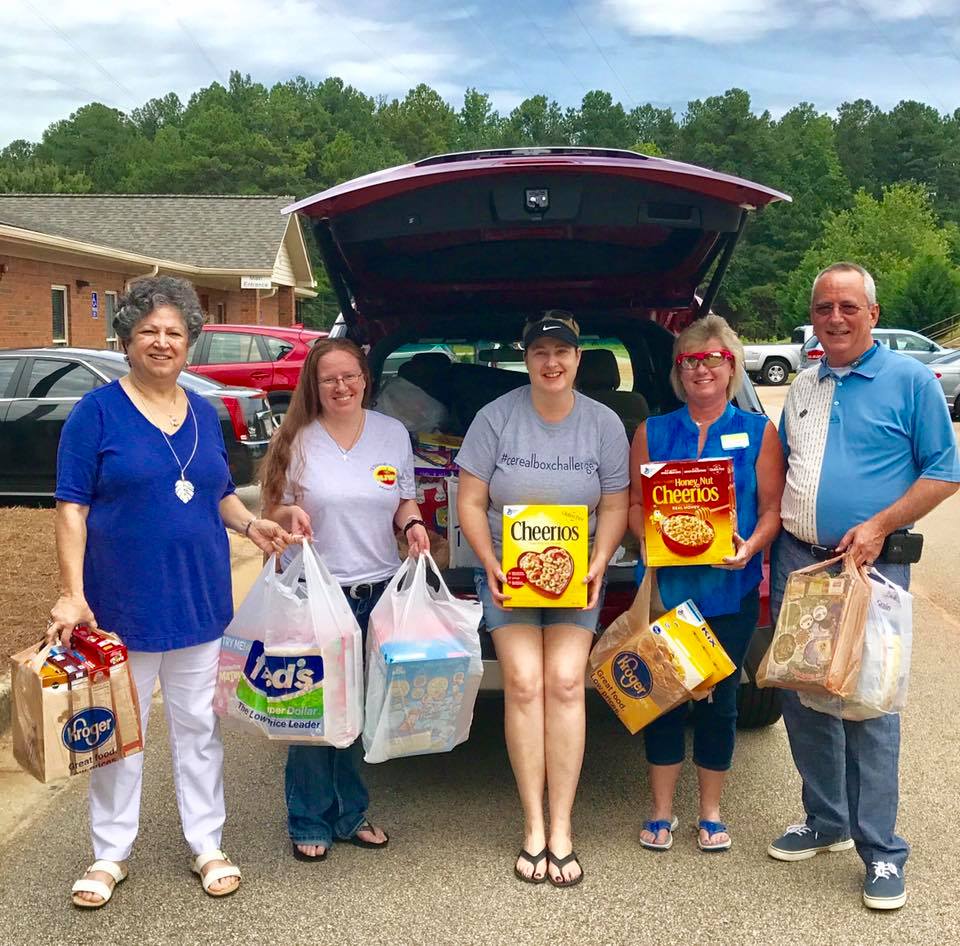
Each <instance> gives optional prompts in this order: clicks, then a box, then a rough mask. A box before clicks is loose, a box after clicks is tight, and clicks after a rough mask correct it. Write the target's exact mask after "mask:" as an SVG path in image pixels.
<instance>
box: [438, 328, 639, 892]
mask: <svg viewBox="0 0 960 946" xmlns="http://www.w3.org/2000/svg"><path fill="white" fill-rule="evenodd" d="M523 343H524V349H525V354H524V359H525V361H526V365H527V370H528V372H529V374H530V384H529V386H526V387H522V388H520V389H518V390H516V391H511V392H510V393H509V394H505V395H504V396H503V397H501V398H498V399H497V400H495V401H493V402H492V403H491V404H488V405H487V406H486V407H484V408H483V409H482V410H481V411H480V412H479V413H478V414H477V416H476V418H475V420H474V421H473V423H472V424H471V425H470V429H469V430H468V431H467V435H466V437H465V438H464V442H463V447H462V448H461V450H460V452H459V453H458V455H457V464H458V465H459V467H460V482H459V499H458V504H457V511H458V514H459V517H460V525H461V528H462V529H463V533H464V535H465V536H466V538H467V541H468V542H469V543H470V545H471V546H472V547H473V550H474V552H476V554H477V557H478V558H479V559H480V561H481V562H482V563H483V568H479V569H477V570H476V576H475V580H476V585H477V595H478V597H479V598H480V601H481V602H482V604H483V616H484V621H485V623H486V628H487V630H488V631H489V632H490V633H491V634H492V635H493V643H494V647H495V648H496V651H497V659H498V660H499V662H500V667H501V670H502V671H503V683H504V702H505V708H506V723H505V731H506V740H507V749H508V751H509V755H510V763H511V765H512V766H513V773H514V776H515V778H516V780H517V789H518V791H519V793H520V803H521V805H522V806H523V816H524V843H523V847H522V848H521V850H520V853H519V855H518V856H517V862H516V865H515V866H514V872H515V874H516V875H517V877H518V878H519V879H520V880H522V881H525V882H527V883H543V881H544V880H546V879H547V878H548V877H549V879H550V881H551V882H552V883H553V884H554V885H555V886H558V887H570V886H573V885H574V884H578V883H580V881H581V880H582V879H583V870H582V869H581V867H580V863H579V861H578V860H577V856H576V854H575V853H574V851H573V831H572V812H573V800H574V797H575V795H576V791H577V783H578V781H579V779H580V766H581V763H582V760H583V746H584V739H585V733H586V719H585V709H584V677H585V673H586V666H587V657H588V656H589V653H590V648H591V646H592V644H593V637H594V633H595V632H596V627H597V617H598V615H599V612H600V605H601V602H602V597H603V578H604V573H605V571H606V567H607V562H608V561H609V560H610V558H611V557H612V555H613V553H614V551H615V550H616V548H617V546H618V545H619V543H620V539H621V538H622V537H623V534H624V531H625V530H626V526H627V506H628V503H627V496H628V494H627V487H628V486H629V482H630V476H629V464H628V456H629V445H628V443H627V435H626V433H625V431H624V429H623V424H622V423H621V421H620V419H619V418H618V417H617V415H616V414H615V413H614V412H613V411H612V410H610V408H608V407H605V406H604V405H603V404H599V403H598V402H596V401H593V400H591V399H590V398H588V397H585V396H584V395H582V394H579V393H578V392H576V391H574V389H573V387H574V381H575V380H576V376H577V368H578V366H579V364H580V347H579V346H580V335H579V328H578V326H577V323H576V322H575V321H573V319H572V318H562V317H554V316H553V315H551V316H548V317H546V318H543V319H541V320H540V321H538V322H533V323H531V324H530V325H528V326H527V328H526V330H525V332H524V337H523ZM512 503H527V504H558V505H585V506H586V507H587V508H588V510H589V513H590V530H589V531H590V562H589V566H588V570H587V576H586V578H585V579H584V580H585V581H586V582H587V584H588V594H587V606H586V608H584V609H582V610H581V609H576V608H510V607H509V601H508V596H507V595H506V594H504V591H503V583H504V582H505V581H506V577H505V575H504V573H503V569H502V568H501V565H500V561H501V556H502V548H501V529H502V510H503V506H504V505H505V504H512ZM507 590H509V589H507ZM548 720H549V725H547V721H548ZM545 786H546V788H547V791H548V793H549V794H548V799H549V807H550V825H549V831H548V830H547V826H546V824H545V821H544V815H543V792H544V787H545Z"/></svg>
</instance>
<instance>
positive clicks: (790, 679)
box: [757, 555, 870, 697]
mask: <svg viewBox="0 0 960 946" xmlns="http://www.w3.org/2000/svg"><path fill="white" fill-rule="evenodd" d="M838 565H839V566H840V567H839V569H838V568H837V566H838ZM869 602H870V586H869V582H868V581H867V576H866V572H865V571H864V570H863V569H862V568H859V567H858V566H857V565H856V564H854V561H853V559H852V558H851V557H850V556H849V555H843V556H837V557H836V558H832V559H828V560H827V561H825V562H816V563H815V564H813V565H809V566H808V567H806V568H800V569H797V571H795V572H791V573H790V575H789V577H788V578H787V584H786V588H785V589H784V593H783V604H782V605H781V607H780V615H779V617H778V618H777V627H776V630H775V631H774V634H773V640H772V641H771V642H770V647H769V648H768V649H767V652H766V654H765V655H764V657H763V660H762V661H761V662H760V666H759V668H758V669H757V685H758V686H761V687H768V686H775V687H783V688H784V689H787V690H797V691H800V692H803V691H806V692H808V693H817V694H824V693H828V692H829V693H833V694H836V695H837V696H844V697H846V696H849V695H850V694H851V693H852V692H853V690H854V688H855V687H856V683H857V677H858V675H859V673H860V657H861V654H862V653H863V635H864V629H865V625H866V620H867V607H868V605H869Z"/></svg>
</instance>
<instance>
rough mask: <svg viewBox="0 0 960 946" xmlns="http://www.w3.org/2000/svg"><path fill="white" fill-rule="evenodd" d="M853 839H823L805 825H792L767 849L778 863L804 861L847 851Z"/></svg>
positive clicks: (851, 845)
mask: <svg viewBox="0 0 960 946" xmlns="http://www.w3.org/2000/svg"><path fill="white" fill-rule="evenodd" d="M852 847H853V838H841V839H840V840H837V839H836V838H825V837H823V836H822V835H821V834H820V833H819V832H818V831H814V830H813V829H812V828H809V827H807V825H805V824H792V825H790V827H788V828H787V830H786V831H784V832H783V834H782V835H780V837H779V838H777V840H776V841H774V842H773V843H772V844H771V845H770V847H768V848H767V853H768V854H769V855H770V856H771V857H775V858H776V859H777V860H778V861H805V860H806V859H807V858H808V857H816V856H817V855H818V854H822V853H823V852H824V851H849V850H850V848H852Z"/></svg>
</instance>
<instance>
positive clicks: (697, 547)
mask: <svg viewBox="0 0 960 946" xmlns="http://www.w3.org/2000/svg"><path fill="white" fill-rule="evenodd" d="M640 486H641V490H642V493H643V514H644V546H645V560H646V563H647V565H649V566H651V567H658V566H661V565H719V564H720V563H721V562H722V561H723V559H724V557H726V556H728V555H733V533H734V530H735V529H736V522H737V510H736V504H737V494H736V490H735V488H734V484H733V460H731V459H729V458H727V457H721V458H718V459H700V460H668V461H666V462H659V463H644V464H643V465H642V466H641V467H640Z"/></svg>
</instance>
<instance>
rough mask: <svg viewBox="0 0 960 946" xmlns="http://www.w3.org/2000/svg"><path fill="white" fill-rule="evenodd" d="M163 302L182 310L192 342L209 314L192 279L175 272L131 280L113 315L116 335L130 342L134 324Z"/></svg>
mask: <svg viewBox="0 0 960 946" xmlns="http://www.w3.org/2000/svg"><path fill="white" fill-rule="evenodd" d="M164 305H169V306H172V307H173V308H174V309H176V310H177V311H178V312H179V313H180V316H181V317H182V318H183V324H184V325H185V326H186V329H187V335H188V336H189V338H190V344H191V345H192V344H193V343H194V342H195V341H196V340H197V339H198V338H199V337H200V330H201V329H202V328H203V323H204V322H205V321H206V317H205V316H204V314H203V310H202V309H201V308H200V300H199V299H198V298H197V293H196V290H195V289H194V288H193V285H192V284H191V283H190V282H189V280H186V279H177V278H176V277H175V276H144V277H142V278H141V279H138V280H136V281H135V282H132V283H130V288H129V289H128V290H127V291H126V292H125V293H124V294H123V295H122V296H121V297H120V301H119V308H118V309H117V314H116V315H115V316H114V319H113V328H114V331H116V333H117V338H119V339H120V341H121V342H124V343H125V344H126V343H127V342H129V341H130V337H131V336H132V335H133V329H134V326H136V324H137V323H138V322H139V321H140V320H141V319H145V318H146V317H147V316H148V315H149V314H150V313H151V312H153V311H154V310H155V309H158V308H160V306H164Z"/></svg>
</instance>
